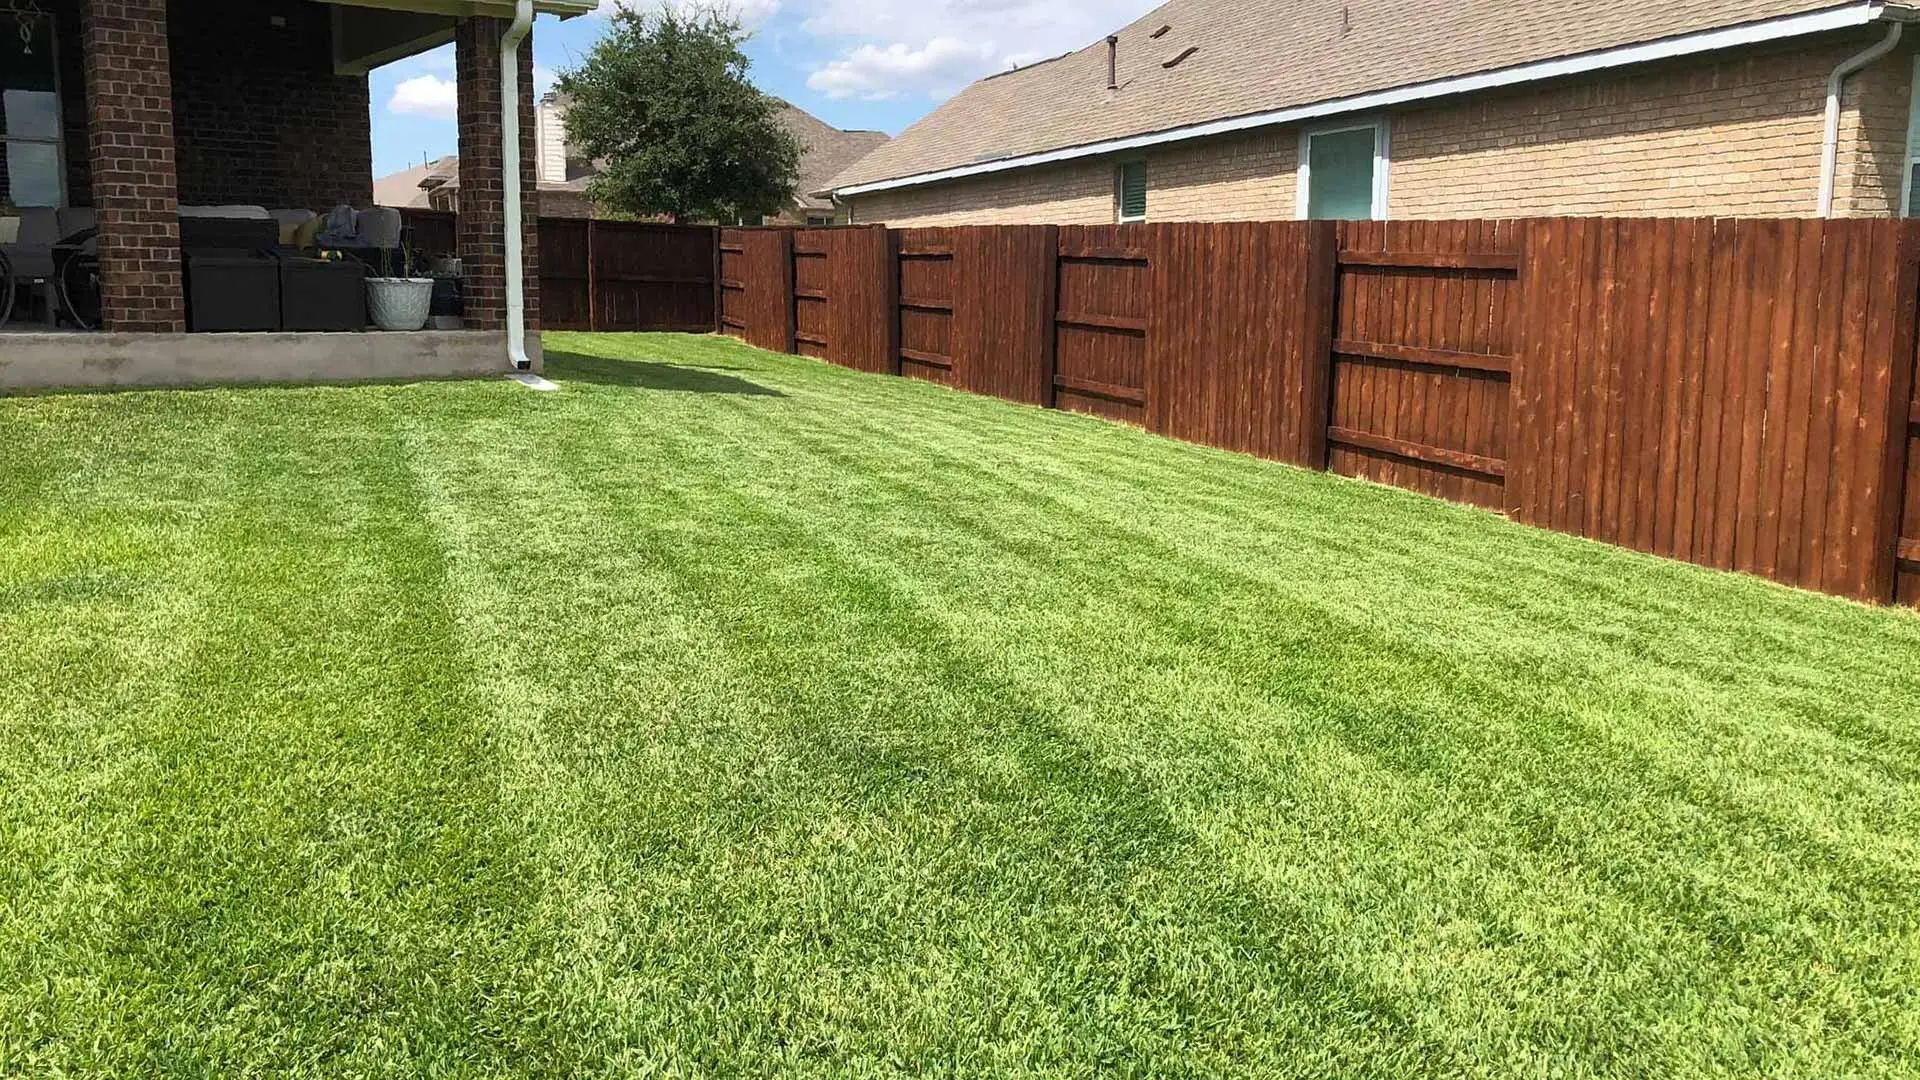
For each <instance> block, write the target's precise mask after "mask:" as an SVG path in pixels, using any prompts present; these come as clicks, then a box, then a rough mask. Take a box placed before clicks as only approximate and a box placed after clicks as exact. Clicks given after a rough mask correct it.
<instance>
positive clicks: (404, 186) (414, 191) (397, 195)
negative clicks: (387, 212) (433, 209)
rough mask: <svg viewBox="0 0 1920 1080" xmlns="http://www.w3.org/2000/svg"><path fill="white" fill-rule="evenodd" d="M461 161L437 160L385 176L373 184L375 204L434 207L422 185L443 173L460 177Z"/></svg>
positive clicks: (453, 159)
mask: <svg viewBox="0 0 1920 1080" xmlns="http://www.w3.org/2000/svg"><path fill="white" fill-rule="evenodd" d="M459 166H460V159H459V158H457V157H453V156H451V155H449V156H447V157H443V158H437V159H435V160H434V161H431V162H428V163H427V164H425V165H415V166H414V167H413V168H411V169H403V170H401V171H400V172H397V173H392V174H390V175H387V176H383V177H381V178H379V179H378V180H375V181H374V182H373V204H374V205H375V206H392V207H398V208H400V209H403V210H404V209H407V208H410V207H413V208H423V209H424V208H426V207H429V206H431V205H433V203H432V201H431V200H430V198H429V197H428V194H427V189H426V188H424V187H421V186H420V185H421V184H422V183H423V182H425V180H426V179H427V177H429V176H434V175H437V174H441V173H451V174H453V175H454V176H455V177H456V178H457V177H458V176H459Z"/></svg>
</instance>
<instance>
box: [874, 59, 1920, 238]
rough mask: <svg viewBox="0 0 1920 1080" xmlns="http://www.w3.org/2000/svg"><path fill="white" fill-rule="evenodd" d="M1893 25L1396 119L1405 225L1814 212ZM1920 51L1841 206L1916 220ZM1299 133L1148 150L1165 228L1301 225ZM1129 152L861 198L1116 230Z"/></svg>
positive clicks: (1845, 150)
mask: <svg viewBox="0 0 1920 1080" xmlns="http://www.w3.org/2000/svg"><path fill="white" fill-rule="evenodd" d="M1879 33H1880V32H1879V31H1878V30H1877V29H1875V30H1873V31H1872V32H1869V33H1864V34H1861V33H1848V34H1844V35H1830V36H1828V37H1826V38H1823V39H1820V40H1818V41H1816V42H1813V43H1807V42H1801V43H1798V44H1796V45H1795V46H1792V47H1787V48H1780V47H1776V48H1770V49H1766V50H1749V51H1746V52H1742V53H1734V54H1729V55H1726V56H1724V57H1723V58H1721V59H1719V60H1717V61H1715V62H1712V63H1701V62H1699V61H1698V60H1696V61H1693V62H1691V63H1684V62H1679V61H1675V62H1673V63H1669V64H1663V65H1652V66H1647V67H1642V68H1636V69H1633V70H1632V71H1631V73H1627V74H1618V73H1616V74H1612V75H1609V76H1605V77H1590V78H1582V79H1570V80H1564V81H1560V82H1556V83H1553V84H1548V85H1544V86H1533V87H1525V88H1513V89H1510V90H1504V91H1499V92H1494V93H1489V94H1484V95H1477V96H1474V97H1472V98H1467V99H1462V100H1458V101H1454V102H1447V103H1443V104H1437V105H1434V106H1431V107H1426V108H1410V109H1403V110H1397V111H1394V112H1392V113H1391V114H1389V115H1388V117H1387V118H1388V119H1389V120H1390V129H1391V138H1392V173H1391V183H1390V185H1389V191H1388V205H1387V216H1388V217H1391V218H1452V217H1493V216H1499V217H1513V216H1536V215H1538V216H1544V215H1599V214H1612V215H1655V216H1672V215H1703V214H1723V215H1740V216H1771V217H1778V216H1795V215H1810V214H1812V213H1814V211H1815V209H1816V205H1815V197H1816V194H1817V191H1818V187H1819V169H1820V142H1821V128H1822V123H1823V112H1824V108H1825V101H1826V80H1827V76H1828V75H1829V73H1830V72H1831V71H1832V70H1833V68H1834V66H1835V65H1836V64H1838V63H1839V62H1840V60H1841V59H1843V58H1844V57H1846V56H1848V55H1851V54H1852V53H1854V52H1857V51H1858V50H1859V49H1860V48H1862V47H1863V46H1864V45H1865V44H1867V43H1868V42H1870V41H1872V40H1874V39H1876V38H1877V37H1878V36H1879ZM1913 55H1914V54H1913V51H1912V49H1911V48H1903V49H1902V50H1900V51H1898V52H1897V53H1896V54H1895V55H1893V56H1890V57H1888V58H1886V59H1883V60H1881V61H1879V62H1878V63H1876V64H1874V65H1872V66H1871V67H1869V68H1868V69H1866V70H1865V71H1863V72H1861V73H1860V74H1858V75H1856V76H1854V78H1853V79H1852V80H1850V81H1849V83H1848V86H1847V93H1846V96H1845V98H1844V99H1843V103H1842V104H1843V111H1842V123H1841V142H1840V168H1839V172H1838V177H1837V183H1836V193H1835V211H1836V212H1837V213H1840V214H1847V215H1879V214H1888V213H1898V212H1899V209H1900V185H1901V179H1900V172H1901V168H1902V159H1903V155H1904V149H1905V145H1906V132H1907V110H1908V100H1909V92H1910V83H1911V76H1912V69H1913ZM1299 138H1300V129H1299V127H1298V126H1286V127H1277V128H1269V129H1261V130H1259V131H1255V132H1246V133H1241V134H1237V135H1233V136H1226V137H1221V138H1214V139H1206V140H1196V141H1194V142H1190V143H1182V144H1176V145H1173V146H1168V147H1163V148H1156V149H1154V150H1151V151H1149V152H1147V153H1146V154H1145V155H1144V158H1145V160H1146V162H1147V183H1148V199H1147V216H1148V220H1151V221H1192V220H1213V221H1224V220H1235V219H1285V218H1291V217H1293V216H1294V214H1295V209H1296V198H1295V196H1296V184H1295V172H1296V169H1297V167H1298V158H1299ZM1118 160H1120V159H1118V158H1116V159H1106V160H1097V161H1088V162H1075V163H1067V164H1062V165H1057V166H1047V167H1041V168H1035V169H1026V170H1020V171H1018V172H1012V173H1005V174H999V175H996V176H989V177H982V178H980V179H977V180H968V181H959V182H953V183H947V184H937V185H929V186H927V187H923V188H914V189H907V190H904V191H897V192H882V193H875V194H873V195H866V196H857V197H855V198H853V199H851V200H850V202H851V203H852V206H853V213H854V218H855V220H857V221H862V222H886V223H888V224H893V225H899V226H925V225H962V224H1013V223H1052V224H1091V223H1099V222H1107V221H1112V220H1113V216H1114V206H1113V169H1114V166H1115V163H1116V162H1117V161H1118ZM1136 160H1137V158H1136Z"/></svg>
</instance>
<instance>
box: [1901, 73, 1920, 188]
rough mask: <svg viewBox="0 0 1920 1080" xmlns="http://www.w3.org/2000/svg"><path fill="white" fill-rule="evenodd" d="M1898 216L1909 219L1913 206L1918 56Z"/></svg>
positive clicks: (1919, 157) (1918, 156)
mask: <svg viewBox="0 0 1920 1080" xmlns="http://www.w3.org/2000/svg"><path fill="white" fill-rule="evenodd" d="M1900 163H1901V168H1900V216H1901V217H1903V218H1909V217H1912V216H1913V215H1914V211H1915V210H1920V207H1916V206H1914V205H1913V167H1914V165H1916V164H1920V56H1916V57H1914V58H1913V81H1912V82H1910V83H1909V84H1908V90H1907V152H1906V155H1905V156H1904V157H1902V158H1901V159H1900Z"/></svg>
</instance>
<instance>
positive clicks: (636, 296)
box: [400, 209, 718, 334]
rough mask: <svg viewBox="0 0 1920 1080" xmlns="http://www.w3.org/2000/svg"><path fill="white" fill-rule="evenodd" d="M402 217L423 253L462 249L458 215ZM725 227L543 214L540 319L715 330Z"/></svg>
mask: <svg viewBox="0 0 1920 1080" xmlns="http://www.w3.org/2000/svg"><path fill="white" fill-rule="evenodd" d="M400 217H401V222H402V224H403V225H404V227H405V229H406V238H407V244H408V245H409V246H410V247H411V248H412V250H413V251H414V252H415V253H416V254H418V255H422V256H431V255H455V254H458V253H459V247H460V245H459V228H458V226H459V216H458V215H456V214H454V213H452V212H450V211H446V210H427V209H407V210H402V211H401V212H400ZM717 231H718V230H716V229H714V228H713V227H712V226H710V225H663V224H659V223H656V222H646V221H589V220H586V219H585V218H541V219H540V225H539V235H540V251H539V253H538V255H539V268H540V325H541V326H542V327H544V328H546V329H549V330H677V331H686V332H692V333H702V334H704V333H710V332H712V330H713V328H714V323H715V319H716V311H717V300H716V295H715V294H716V289H715V285H714V271H715V268H716V259H715V254H716V253H715V250H714V245H715V242H716V235H717Z"/></svg>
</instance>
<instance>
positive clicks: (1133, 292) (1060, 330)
mask: <svg viewBox="0 0 1920 1080" xmlns="http://www.w3.org/2000/svg"><path fill="white" fill-rule="evenodd" d="M1155 228H1156V227H1155V226H1150V225H1067V226H1062V227H1061V229H1060V237H1059V243H1058V245H1057V246H1056V248H1055V253H1056V254H1057V255H1058V271H1057V272H1058V284H1057V286H1056V291H1055V311H1054V315H1053V333H1054V346H1053V352H1054V371H1053V395H1054V398H1053V400H1054V404H1055V405H1056V406H1058V407H1059V408H1062V409H1071V410H1073V411H1075V412H1088V413H1094V414H1097V415H1100V416H1106V417H1110V418H1112V419H1115V420H1125V421H1127V422H1129V423H1135V424H1141V423H1145V422H1146V418H1147V322H1148V317H1149V315H1150V314H1151V311H1150V309H1151V307H1152V300H1153V284H1154V283H1153V276H1152V272H1151V269H1150V267H1149V259H1150V258H1151V257H1152V251H1153V248H1152V242H1153V236H1154V230H1155Z"/></svg>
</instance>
